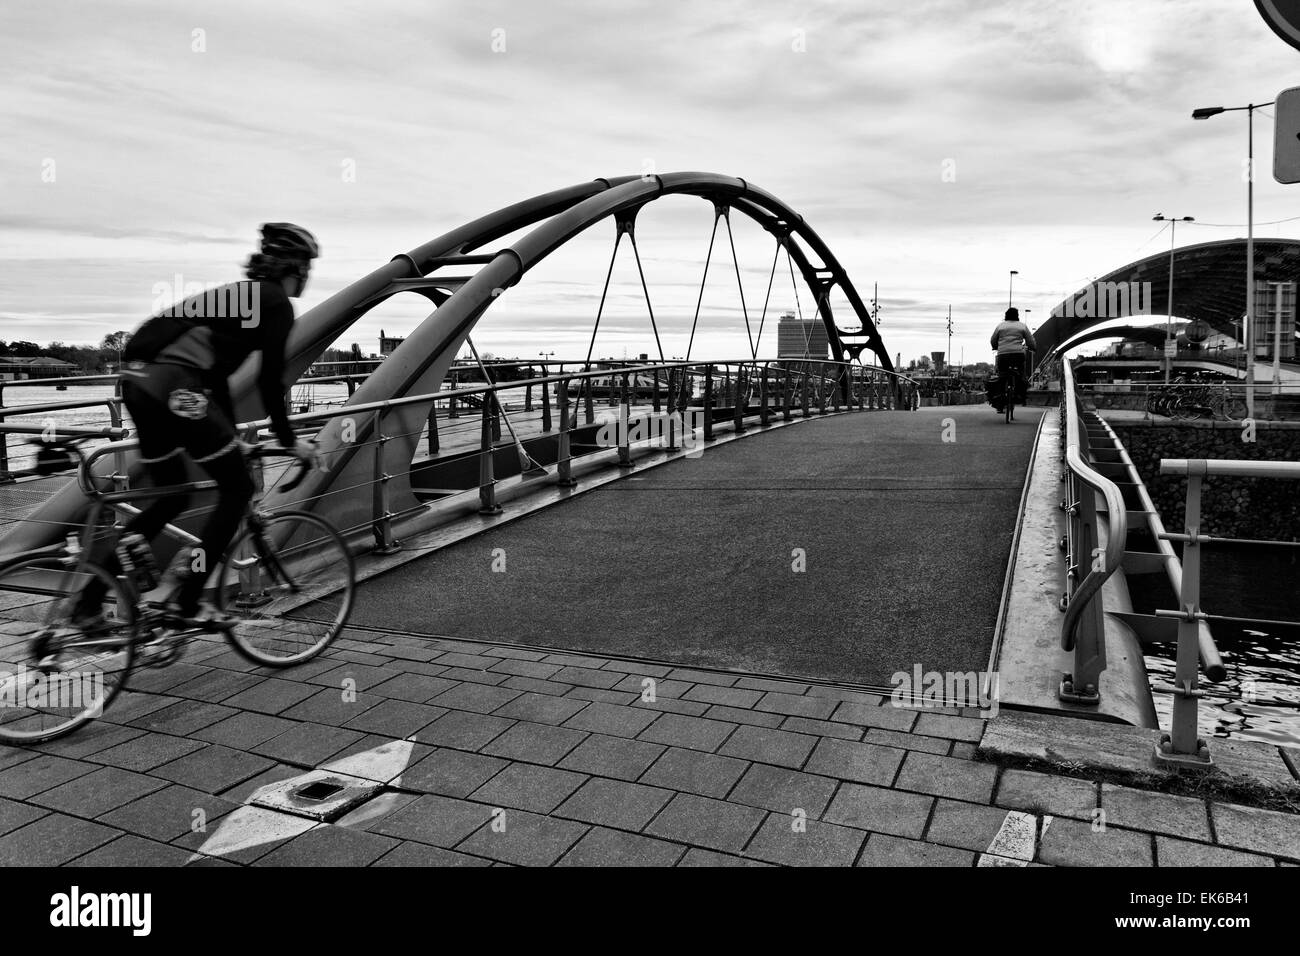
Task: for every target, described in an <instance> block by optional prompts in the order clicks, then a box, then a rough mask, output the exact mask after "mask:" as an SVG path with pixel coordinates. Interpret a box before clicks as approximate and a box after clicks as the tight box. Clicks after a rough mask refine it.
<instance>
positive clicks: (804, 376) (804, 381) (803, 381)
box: [799, 367, 808, 418]
mask: <svg viewBox="0 0 1300 956" xmlns="http://www.w3.org/2000/svg"><path fill="white" fill-rule="evenodd" d="M799 379H800V387H801V390H802V392H803V395H802V397H801V399H800V401H801V403H802V405H803V417H804V418H807V417H808V369H807V367H805V368H804V369H803V371H802V372H800V374H799Z"/></svg>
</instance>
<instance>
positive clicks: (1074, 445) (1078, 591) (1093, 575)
mask: <svg viewBox="0 0 1300 956" xmlns="http://www.w3.org/2000/svg"><path fill="white" fill-rule="evenodd" d="M1062 375H1063V378H1064V387H1063V388H1062V389H1061V391H1062V393H1063V396H1064V400H1065V434H1064V440H1065V462H1066V465H1067V467H1069V469H1070V471H1071V472H1073V474H1074V475H1075V477H1076V478H1078V479H1079V480H1081V481H1082V482H1083V483H1084V484H1085V485H1087V486H1088V487H1089V488H1091V489H1093V490H1094V491H1096V492H1098V493H1099V494H1101V495H1102V496H1103V497H1104V498H1105V499H1106V524H1107V539H1106V553H1105V556H1104V558H1103V561H1102V565H1101V568H1100V569H1095V565H1091V564H1090V565H1089V571H1088V575H1087V577H1085V578H1084V579H1083V581H1081V582H1080V583H1079V585H1078V586H1077V587H1076V588H1075V589H1074V592H1073V593H1072V594H1071V595H1070V602H1069V604H1068V605H1067V606H1066V609H1065V620H1064V621H1062V622H1061V648H1062V649H1063V650H1066V651H1072V650H1074V643H1075V629H1076V627H1077V626H1078V623H1079V619H1080V618H1081V617H1082V615H1083V612H1084V610H1085V609H1086V608H1087V606H1088V604H1089V603H1090V602H1091V601H1092V600H1093V598H1094V597H1095V596H1096V595H1097V594H1098V593H1099V592H1100V591H1101V589H1102V586H1103V585H1105V583H1106V581H1107V580H1108V579H1109V578H1110V576H1111V575H1112V574H1114V573H1115V571H1116V569H1117V568H1119V566H1120V563H1121V562H1122V561H1123V560H1124V548H1125V545H1126V542H1127V540H1128V511H1127V509H1126V508H1125V506H1124V496H1123V495H1122V494H1121V493H1120V490H1119V486H1118V485H1116V484H1115V483H1114V482H1113V481H1111V480H1110V479H1109V478H1107V477H1105V476H1104V475H1102V474H1100V473H1099V472H1097V471H1095V470H1094V469H1093V468H1092V467H1091V466H1090V465H1089V464H1088V463H1087V462H1086V461H1084V459H1083V454H1082V452H1081V450H1080V447H1081V439H1080V434H1081V432H1082V429H1083V422H1082V419H1081V418H1080V415H1079V399H1078V396H1077V395H1076V394H1075V390H1074V389H1075V386H1074V370H1073V369H1072V368H1071V367H1070V363H1069V362H1063V363H1062ZM1071 505H1072V506H1073V503H1071ZM1089 557H1091V555H1089ZM1076 560H1078V558H1076Z"/></svg>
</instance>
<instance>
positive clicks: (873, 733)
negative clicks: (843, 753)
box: [862, 727, 952, 756]
mask: <svg viewBox="0 0 1300 956" xmlns="http://www.w3.org/2000/svg"><path fill="white" fill-rule="evenodd" d="M862 739H863V740H864V741H866V742H867V743H869V744H880V745H881V746H882V747H897V748H898V749H899V750H920V751H924V752H925V753H928V754H941V755H944V756H947V754H948V748H949V747H950V746H951V745H952V742H951V741H948V740H943V739H941V738H938V737H921V736H919V735H917V734H905V733H902V732H900V731H897V730H885V729H884V728H882V727H868V728H867V732H866V735H865V736H864V737H863V738H862Z"/></svg>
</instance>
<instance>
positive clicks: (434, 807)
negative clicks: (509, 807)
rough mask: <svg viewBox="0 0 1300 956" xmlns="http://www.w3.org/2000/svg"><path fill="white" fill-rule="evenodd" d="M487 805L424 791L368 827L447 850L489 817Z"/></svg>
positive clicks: (376, 831) (489, 810) (489, 812)
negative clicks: (421, 794) (416, 797)
mask: <svg viewBox="0 0 1300 956" xmlns="http://www.w3.org/2000/svg"><path fill="white" fill-rule="evenodd" d="M491 811H492V808H491V807H486V806H484V805H483V804H481V803H468V802H466V801H464V800H456V799H454V798H452V797H442V796H438V795H437V794H426V795H424V796H422V797H420V798H419V799H417V800H414V801H412V802H411V803H409V804H407V805H406V806H405V807H403V808H402V809H400V810H398V811H397V812H396V813H393V814H391V815H389V816H388V817H385V818H384V819H383V820H381V821H380V822H379V823H378V824H376V825H375V826H373V827H371V828H370V832H371V833H381V834H384V835H386V836H393V837H397V838H398V839H402V840H415V841H416V842H417V843H430V844H432V845H434V846H440V847H443V848H444V849H450V848H451V847H453V846H455V845H456V844H457V843H459V842H460V841H461V840H463V839H465V837H467V836H469V835H470V834H471V833H473V832H474V831H475V830H477V829H478V828H479V827H481V826H483V825H484V824H486V823H487V822H488V821H489V820H490V819H491Z"/></svg>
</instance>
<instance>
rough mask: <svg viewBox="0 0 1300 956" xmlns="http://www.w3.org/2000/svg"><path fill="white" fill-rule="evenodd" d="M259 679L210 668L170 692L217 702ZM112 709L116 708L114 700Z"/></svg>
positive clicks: (237, 672) (189, 697)
mask: <svg viewBox="0 0 1300 956" xmlns="http://www.w3.org/2000/svg"><path fill="white" fill-rule="evenodd" d="M260 681H261V678H259V677H254V676H253V675H252V674H243V673H240V672H239V671H228V670H221V669H220V668H212V669H211V670H209V671H208V672H207V673H206V674H202V675H200V676H198V677H195V678H193V679H191V680H187V681H186V682H185V683H183V684H177V685H176V686H175V687H173V688H172V689H171V691H170V693H171V694H172V695H173V696H175V697H180V698H183V699H185V700H204V701H208V702H209V703H213V704H219V703H221V702H222V701H224V700H225V699H226V698H228V697H234V696H235V695H236V694H238V693H239V692H240V691H244V690H248V689H249V688H250V687H256V686H257V685H258V683H259V682H260ZM113 710H114V711H116V710H117V707H116V702H115V703H114V708H113ZM115 716H120V714H115Z"/></svg>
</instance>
